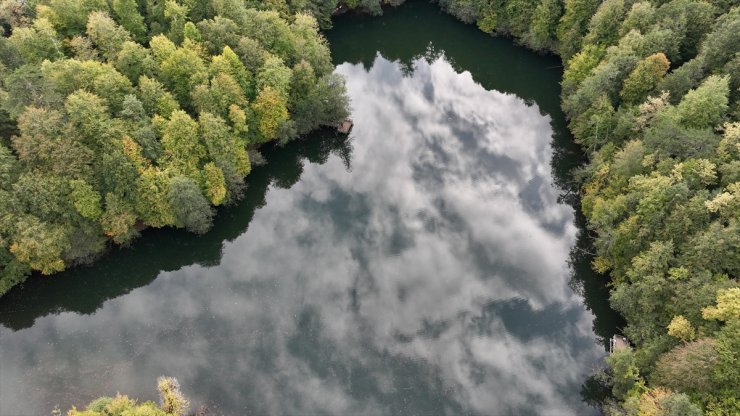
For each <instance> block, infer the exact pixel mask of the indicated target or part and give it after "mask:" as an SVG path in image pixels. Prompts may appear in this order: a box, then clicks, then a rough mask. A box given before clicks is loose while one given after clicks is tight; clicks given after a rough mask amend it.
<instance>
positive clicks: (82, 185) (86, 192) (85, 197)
mask: <svg viewBox="0 0 740 416" xmlns="http://www.w3.org/2000/svg"><path fill="white" fill-rule="evenodd" d="M69 186H70V188H71V190H72V192H71V194H70V198H72V204H73V205H74V207H75V209H76V210H77V212H79V213H80V215H82V216H83V217H85V218H87V219H90V220H97V219H98V218H100V215H101V214H102V213H103V211H102V209H101V207H100V199H101V198H100V194H99V193H97V192H96V191H95V189H93V187H92V186H90V185H89V184H88V183H87V182H85V181H84V180H80V179H76V180H72V181H70V182H69Z"/></svg>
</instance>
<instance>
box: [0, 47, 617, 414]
mask: <svg viewBox="0 0 740 416" xmlns="http://www.w3.org/2000/svg"><path fill="white" fill-rule="evenodd" d="M338 71H339V72H340V73H342V74H343V75H345V76H346V78H347V80H348V82H347V87H348V90H349V93H350V96H351V97H352V102H353V117H354V121H355V127H354V129H353V132H352V137H351V141H352V145H353V152H352V155H353V156H352V163H351V164H352V169H351V171H349V172H348V171H347V167H346V165H345V162H344V161H343V160H342V159H340V158H339V157H335V156H333V157H331V158H329V160H328V161H327V162H326V163H325V164H322V165H307V166H305V169H304V172H303V174H302V176H301V178H300V180H299V181H298V182H297V183H296V184H294V185H293V186H292V187H290V188H289V189H282V188H277V187H275V188H274V189H272V190H270V192H268V194H267V196H266V204H265V206H264V207H263V208H261V209H260V210H258V211H257V212H256V213H255V216H254V218H253V220H252V222H251V224H250V226H249V229H248V231H246V232H244V233H243V234H242V235H241V236H239V237H238V238H236V239H235V240H233V241H231V242H226V243H225V244H224V247H223V255H222V259H221V263H220V264H218V265H216V266H212V267H204V266H200V265H197V264H196V265H191V266H187V267H184V268H181V269H179V270H177V271H174V272H163V273H161V274H160V276H159V277H158V278H157V279H156V280H155V281H154V282H152V283H151V284H150V285H148V286H145V287H142V288H139V289H136V290H134V291H132V292H131V293H129V294H127V295H125V296H122V297H120V298H118V299H114V300H110V301H107V302H106V303H105V304H104V305H103V307H102V308H101V309H99V310H98V311H97V312H96V313H95V314H93V315H78V314H76V313H70V312H64V313H60V314H58V315H55V316H47V317H43V318H39V319H38V320H37V321H36V322H35V324H34V325H33V326H32V327H31V328H27V329H23V330H20V331H16V332H12V331H10V330H8V329H5V328H0V346H1V351H2V374H1V375H0V383H1V384H0V403H2V404H0V410H1V411H0V413H2V414H27V413H29V409H30V412H31V413H37V414H43V413H47V412H48V410H49V409H50V408H51V407H53V405H54V404H59V405H60V406H62V407H67V406H69V405H71V404H78V405H79V404H82V403H81V402H83V401H86V400H88V399H90V398H92V397H95V396H99V395H102V394H114V393H115V392H116V391H117V390H120V391H122V392H126V393H129V394H131V395H133V396H137V397H140V398H142V399H146V398H152V392H153V390H154V380H155V378H156V377H157V376H159V375H161V374H170V375H174V376H176V377H178V378H179V379H180V382H181V384H182V385H183V386H184V390H185V392H186V394H188V395H189V396H190V397H191V398H192V399H193V401H194V402H196V403H206V404H208V405H209V407H210V408H211V410H214V411H216V412H222V413H224V414H243V413H249V414H331V415H343V414H358V415H363V414H366V415H378V414H425V415H426V414H496V415H504V414H538V415H548V414H552V415H561V414H573V413H579V414H580V413H583V412H587V411H588V409H585V408H584V407H583V406H584V405H582V404H581V403H580V400H579V397H578V388H579V386H580V383H581V382H582V380H583V379H584V377H585V375H587V374H588V373H589V372H590V369H591V365H592V364H593V363H594V362H596V360H597V359H598V358H599V357H601V355H602V354H603V352H602V349H601V348H600V347H599V346H598V345H596V344H595V342H594V341H595V336H594V334H593V332H592V330H591V324H592V320H593V316H592V315H591V314H590V313H589V312H587V311H586V310H585V308H584V307H583V305H582V300H581V298H579V297H578V296H576V295H575V294H573V292H572V291H571V290H570V289H569V287H568V280H569V276H570V270H569V268H568V265H567V260H568V256H569V251H570V248H571V247H572V245H573V244H574V242H575V239H576V231H577V230H576V227H575V226H574V225H573V212H572V209H571V208H570V207H569V206H567V205H564V204H559V203H558V202H557V195H558V190H557V189H556V188H555V187H554V186H553V179H552V177H551V172H550V159H551V154H552V149H551V147H550V140H551V136H552V129H551V126H550V122H551V120H550V119H549V117H547V116H543V115H542V114H541V113H540V110H539V108H537V106H536V105H532V104H527V103H525V102H524V101H523V100H521V99H519V98H518V97H516V96H514V95H510V94H502V93H499V92H496V91H486V90H485V89H484V88H482V87H481V86H480V85H478V84H476V83H475V82H474V81H473V79H472V77H471V76H470V74H469V73H467V72H464V73H457V72H455V70H454V69H453V68H452V66H451V65H450V64H449V63H448V62H447V61H446V60H445V59H444V57H440V58H438V59H436V60H434V61H433V62H427V61H425V60H423V59H420V60H417V61H415V62H414V70H413V72H412V73H411V74H408V73H404V72H403V71H402V68H401V66H400V65H399V64H398V63H395V62H389V61H387V60H385V59H383V58H382V57H378V58H377V59H376V60H375V63H374V65H373V66H372V68H370V69H369V71H368V70H365V69H364V68H363V67H362V66H361V65H351V64H344V65H341V66H339V67H338Z"/></svg>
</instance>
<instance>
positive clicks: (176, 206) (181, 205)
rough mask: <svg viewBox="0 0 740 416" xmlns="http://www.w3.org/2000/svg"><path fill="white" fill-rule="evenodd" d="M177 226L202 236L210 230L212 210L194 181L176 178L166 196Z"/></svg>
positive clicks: (182, 177) (181, 177) (180, 177)
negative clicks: (179, 225)
mask: <svg viewBox="0 0 740 416" xmlns="http://www.w3.org/2000/svg"><path fill="white" fill-rule="evenodd" d="M167 198H168V200H169V204H170V206H171V207H172V209H173V211H174V214H175V218H176V220H177V223H178V224H181V225H182V226H184V227H185V228H186V229H187V230H188V231H192V232H194V233H196V234H203V233H205V232H206V231H208V230H209V229H210V228H211V224H212V222H213V210H212V209H211V206H210V205H209V203H208V200H207V199H206V198H205V196H203V193H202V192H201V190H200V187H199V186H198V184H197V183H195V181H194V180H192V179H191V178H187V177H184V176H176V177H174V178H173V179H172V182H171V183H170V190H169V193H168V194H167Z"/></svg>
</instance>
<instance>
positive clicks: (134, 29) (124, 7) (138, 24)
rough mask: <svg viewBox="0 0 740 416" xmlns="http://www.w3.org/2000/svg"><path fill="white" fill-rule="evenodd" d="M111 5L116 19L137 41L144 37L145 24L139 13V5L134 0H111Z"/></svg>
mask: <svg viewBox="0 0 740 416" xmlns="http://www.w3.org/2000/svg"><path fill="white" fill-rule="evenodd" d="M111 7H112V8H113V11H114V12H115V13H116V17H118V21H119V22H121V26H123V27H124V28H125V29H126V30H127V31H128V32H129V33H131V35H133V37H134V39H135V40H136V41H137V42H140V43H141V42H144V40H145V39H146V25H145V24H144V17H143V16H142V15H141V13H139V5H138V4H137V2H136V0H112V1H111Z"/></svg>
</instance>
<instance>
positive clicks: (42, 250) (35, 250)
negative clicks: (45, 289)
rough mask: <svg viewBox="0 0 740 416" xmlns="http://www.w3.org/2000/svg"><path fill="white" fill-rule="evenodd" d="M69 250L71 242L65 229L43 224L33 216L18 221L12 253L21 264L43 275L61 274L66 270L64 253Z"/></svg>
mask: <svg viewBox="0 0 740 416" xmlns="http://www.w3.org/2000/svg"><path fill="white" fill-rule="evenodd" d="M67 249H69V242H68V241H67V232H66V231H65V230H64V228H63V227H61V226H59V225H55V224H50V223H45V222H42V221H40V220H39V219H38V218H36V217H33V216H23V217H20V218H18V219H17V221H16V231H15V234H14V236H13V238H12V240H11V243H10V252H11V253H13V255H15V257H16V258H17V259H18V260H19V261H20V262H22V263H25V264H28V265H29V266H30V267H31V268H33V269H34V270H38V271H40V272H41V273H42V274H47V275H48V274H52V273H56V272H60V271H62V270H64V268H65V264H64V260H62V253H63V252H64V251H65V250H67Z"/></svg>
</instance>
